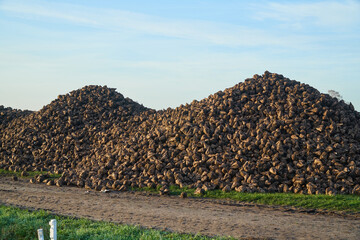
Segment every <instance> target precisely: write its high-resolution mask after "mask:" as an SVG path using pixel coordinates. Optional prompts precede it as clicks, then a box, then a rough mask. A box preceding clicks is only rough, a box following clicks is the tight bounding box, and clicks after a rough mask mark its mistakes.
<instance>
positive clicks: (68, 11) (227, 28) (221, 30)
mask: <svg viewBox="0 0 360 240" xmlns="http://www.w3.org/2000/svg"><path fill="white" fill-rule="evenodd" d="M0 11H5V12H7V13H10V14H15V15H16V16H18V17H23V18H35V19H40V20H43V21H62V22H67V23H69V24H75V25H81V26H86V27H92V28H99V29H105V30H111V31H121V30H123V29H126V30H131V31H133V32H134V33H142V34H148V35H158V36H165V37H172V38H180V39H186V40H192V41H198V42H201V43H207V44H213V45H222V46H229V47H238V46H247V47H252V46H281V47H295V46H297V47H298V46H299V45H302V44H304V43H307V42H310V41H311V40H312V39H311V38H309V37H307V36H291V35H288V36H286V37H284V36H282V37H280V36H278V35H276V34H272V33H271V32H269V31H267V30H266V29H254V28H249V27H244V26H241V25H237V24H228V23H219V22H211V21H199V20H196V21H195V20H191V21H190V20H174V19H167V18H162V17H158V16H152V15H147V14H141V13H136V12H129V11H122V10H118V9H106V8H103V9H101V8H91V7H86V6H80V5H72V4H64V3H54V2H47V1H3V2H2V3H1V4H0Z"/></svg>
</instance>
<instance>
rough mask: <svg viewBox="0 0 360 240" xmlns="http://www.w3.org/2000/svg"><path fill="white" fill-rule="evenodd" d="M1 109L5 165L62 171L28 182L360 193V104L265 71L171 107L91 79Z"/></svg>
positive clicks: (0, 157)
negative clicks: (43, 102) (26, 104)
mask: <svg viewBox="0 0 360 240" xmlns="http://www.w3.org/2000/svg"><path fill="white" fill-rule="evenodd" d="M0 117H1V118H0V119H1V121H0V147H1V148H0V168H3V169H7V170H11V171H24V174H25V172H26V171H34V170H44V171H49V172H51V173H60V174H62V175H61V177H60V178H58V179H56V180H52V179H49V178H48V177H47V175H39V176H37V177H35V178H33V179H31V180H30V181H31V182H45V183H47V184H48V185H58V186H61V185H73V186H78V187H85V188H88V189H96V190H104V189H105V188H106V189H114V190H126V189H129V188H130V187H134V188H138V187H140V188H141V187H159V186H161V193H163V194H166V193H167V192H169V186H171V185H177V186H179V187H181V188H183V187H185V186H187V187H188V188H194V189H196V193H199V194H201V193H203V192H204V191H207V190H212V189H221V190H223V191H225V192H226V191H230V190H235V191H238V192H294V193H302V194H329V195H333V194H360V113H359V112H357V111H355V110H354V107H353V106H352V105H351V104H346V103H345V102H344V101H339V100H337V99H336V98H332V97H331V96H329V95H328V94H322V93H320V92H319V91H318V90H316V89H314V88H312V87H310V86H309V85H307V84H303V83H299V82H297V81H294V80H289V79H287V78H284V77H283V76H282V75H278V74H273V73H269V72H265V73H264V74H263V75H262V76H261V75H255V76H254V77H253V78H249V79H246V80H245V81H244V82H241V83H239V84H237V85H235V86H234V87H232V88H228V89H225V90H224V91H219V92H217V93H215V94H213V95H210V96H209V97H208V98H205V99H203V100H201V101H196V100H194V101H193V102H192V103H190V104H186V105H181V106H180V107H178V108H175V109H170V108H169V109H167V110H161V111H155V110H152V109H148V108H146V107H144V106H142V105H140V104H138V103H136V102H134V101H132V100H131V99H129V98H124V97H123V95H121V94H120V93H118V92H116V91H115V89H112V88H108V87H106V86H104V87H101V86H86V87H84V88H82V89H79V90H76V91H72V92H70V93H68V94H66V95H61V96H59V97H58V98H57V99H56V100H54V101H53V102H51V103H50V104H49V105H47V106H45V107H43V108H42V109H41V110H40V111H37V112H30V111H23V112H22V111H19V110H13V109H11V108H4V107H0Z"/></svg>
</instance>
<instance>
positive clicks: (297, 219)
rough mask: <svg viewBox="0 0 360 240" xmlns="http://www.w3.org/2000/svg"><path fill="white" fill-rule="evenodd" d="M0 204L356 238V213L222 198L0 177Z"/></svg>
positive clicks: (192, 229) (158, 225) (173, 224)
mask: <svg viewBox="0 0 360 240" xmlns="http://www.w3.org/2000/svg"><path fill="white" fill-rule="evenodd" d="M0 204H6V205H13V206H21V207H25V208H30V209H45V210H48V211H50V212H52V213H54V214H59V215H66V216H76V217H84V218H89V219H94V220H103V221H111V222H116V223H123V224H131V225H140V226H143V227H148V228H155V229H161V230H168V231H175V232H184V233H201V234H205V235H209V236H214V235H220V236H233V237H235V238H266V239H267V238H268V239H360V214H332V213H329V212H322V211H308V210H307V211H304V210H301V209H295V208H287V207H270V206H263V205H254V204H248V203H241V202H235V201H227V200H209V199H198V198H196V199H194V198H187V199H182V198H179V197H176V196H158V195H151V194H146V193H139V192H137V193H131V192H110V193H101V192H95V191H87V190H86V189H82V188H76V187H61V188H59V187H55V186H46V185H44V184H31V183H29V182H27V181H26V180H23V179H20V180H19V181H13V180H12V179H11V178H9V177H0Z"/></svg>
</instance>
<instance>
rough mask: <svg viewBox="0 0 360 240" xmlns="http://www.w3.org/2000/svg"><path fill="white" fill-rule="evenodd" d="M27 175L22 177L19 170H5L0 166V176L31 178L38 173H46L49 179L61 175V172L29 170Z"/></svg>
mask: <svg viewBox="0 0 360 240" xmlns="http://www.w3.org/2000/svg"><path fill="white" fill-rule="evenodd" d="M27 174H28V175H27V176H25V177H22V176H21V172H14V171H9V170H5V169H2V168H0V176H1V175H2V176H17V177H21V178H33V177H35V176H36V175H40V174H48V175H49V176H50V179H56V178H59V177H61V174H55V173H49V172H46V171H29V172H27Z"/></svg>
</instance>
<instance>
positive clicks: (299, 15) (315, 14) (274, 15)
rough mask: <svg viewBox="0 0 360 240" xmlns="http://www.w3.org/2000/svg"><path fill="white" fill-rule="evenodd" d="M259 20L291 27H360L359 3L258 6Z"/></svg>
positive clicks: (327, 2) (333, 2)
mask: <svg viewBox="0 0 360 240" xmlns="http://www.w3.org/2000/svg"><path fill="white" fill-rule="evenodd" d="M256 7H257V8H258V9H259V10H258V12H257V14H256V18H257V19H261V20H268V19H274V20H278V21H281V22H283V23H285V24H288V26H290V27H294V26H295V27H307V26H308V25H309V24H311V25H317V26H320V27H326V28H330V29H336V30H339V29H340V28H344V27H345V28H349V27H354V26H356V25H357V26H359V23H360V2H359V1H320V2H316V1H315V2H310V3H296V2H295V3H294V2H290V1H289V2H285V3H278V2H268V3H267V4H264V5H262V6H256Z"/></svg>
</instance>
